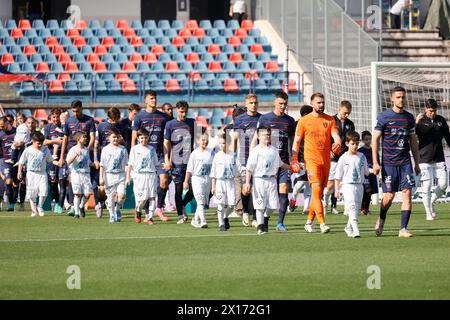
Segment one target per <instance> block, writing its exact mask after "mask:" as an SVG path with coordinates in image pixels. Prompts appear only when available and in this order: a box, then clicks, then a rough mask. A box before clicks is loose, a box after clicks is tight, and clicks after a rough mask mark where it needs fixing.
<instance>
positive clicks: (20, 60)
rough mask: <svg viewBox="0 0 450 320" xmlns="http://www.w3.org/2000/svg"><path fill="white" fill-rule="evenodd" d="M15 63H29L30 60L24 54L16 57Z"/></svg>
mask: <svg viewBox="0 0 450 320" xmlns="http://www.w3.org/2000/svg"><path fill="white" fill-rule="evenodd" d="M14 62H17V63H19V64H20V63H25V62H28V58H27V56H26V55H24V54H23V53H19V54H16V55H14Z"/></svg>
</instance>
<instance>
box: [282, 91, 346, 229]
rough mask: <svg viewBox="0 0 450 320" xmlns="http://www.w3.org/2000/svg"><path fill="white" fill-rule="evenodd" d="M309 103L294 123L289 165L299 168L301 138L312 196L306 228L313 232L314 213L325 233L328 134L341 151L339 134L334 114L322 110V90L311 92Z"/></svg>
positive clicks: (329, 139) (295, 170)
mask: <svg viewBox="0 0 450 320" xmlns="http://www.w3.org/2000/svg"><path fill="white" fill-rule="evenodd" d="M311 105H312V108H313V111H312V112H311V113H310V114H308V115H307V116H305V117H303V118H301V119H300V120H299V121H298V124H297V130H296V133H295V140H294V144H293V147H292V161H291V168H292V170H293V171H294V172H299V171H300V169H301V165H300V164H299V162H298V150H299V145H300V143H301V142H302V140H303V139H304V140H305V146H304V148H305V149H304V157H305V167H306V172H307V174H308V180H309V184H310V185H311V190H312V200H311V204H310V207H309V214H308V220H307V221H306V224H305V230H306V231H307V232H313V225H312V223H313V220H314V218H315V216H316V215H317V220H318V221H319V224H320V230H321V232H322V233H327V232H329V231H330V227H328V226H327V225H326V224H325V219H324V211H323V206H322V197H323V189H324V188H325V186H326V184H327V182H328V173H329V172H330V163H331V155H330V145H331V137H333V139H334V144H333V145H332V147H331V150H332V152H333V153H334V154H339V153H340V151H341V138H340V136H339V132H338V130H337V128H336V122H335V120H334V118H333V117H331V116H329V115H327V114H325V113H324V111H325V98H324V95H323V94H322V93H314V94H313V95H312V96H311Z"/></svg>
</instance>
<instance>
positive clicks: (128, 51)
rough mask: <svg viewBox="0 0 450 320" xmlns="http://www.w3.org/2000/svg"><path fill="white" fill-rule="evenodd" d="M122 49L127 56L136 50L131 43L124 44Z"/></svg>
mask: <svg viewBox="0 0 450 320" xmlns="http://www.w3.org/2000/svg"><path fill="white" fill-rule="evenodd" d="M120 49H121V50H122V53H124V54H126V55H127V56H129V55H130V54H132V53H135V52H136V50H135V49H134V47H133V46H132V45H130V44H127V45H124V46H122V47H120Z"/></svg>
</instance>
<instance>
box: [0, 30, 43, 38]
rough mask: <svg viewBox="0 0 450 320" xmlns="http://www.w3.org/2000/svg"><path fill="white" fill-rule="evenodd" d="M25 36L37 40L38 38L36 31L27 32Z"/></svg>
mask: <svg viewBox="0 0 450 320" xmlns="http://www.w3.org/2000/svg"><path fill="white" fill-rule="evenodd" d="M0 31H1V29H0ZM5 31H6V30H5ZM0 35H1V32H0ZM24 35H25V37H28V38H36V37H37V36H38V34H37V31H36V29H28V30H25V34H24Z"/></svg>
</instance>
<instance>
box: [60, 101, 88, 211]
mask: <svg viewBox="0 0 450 320" xmlns="http://www.w3.org/2000/svg"><path fill="white" fill-rule="evenodd" d="M70 107H71V109H72V113H73V116H71V117H70V118H69V119H67V121H66V122H65V123H64V127H63V130H64V139H63V143H62V147H61V155H60V158H59V166H60V168H67V165H66V164H65V159H66V156H67V152H68V150H70V148H72V147H73V146H75V145H76V144H77V141H76V140H75V133H76V132H79V131H82V132H85V133H86V134H87V138H88V139H87V141H86V144H87V148H88V149H89V150H91V151H92V150H93V148H94V142H95V123H94V119H93V118H92V117H90V116H88V115H85V114H83V104H82V103H81V101H80V100H74V101H72V104H71V106H70ZM91 157H92V158H93V153H91ZM94 160H95V159H94ZM66 170H67V169H66ZM69 174H70V173H69ZM66 186H67V184H64V187H66ZM71 189H72V188H71V186H70V184H69V203H70V204H71V205H72V208H71V209H70V211H69V215H75V209H74V208H73V191H72V190H71ZM64 191H65V190H62V192H64ZM84 215H85V212H84V208H81V216H84Z"/></svg>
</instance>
